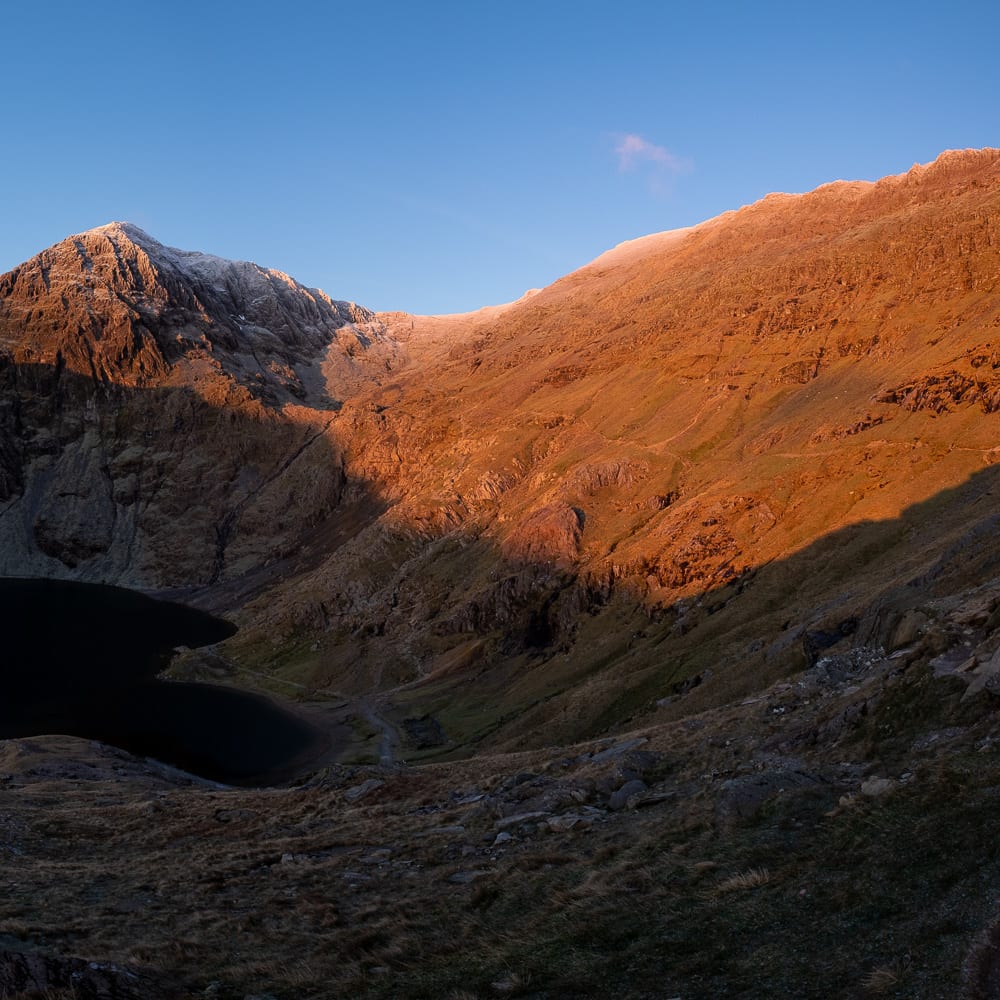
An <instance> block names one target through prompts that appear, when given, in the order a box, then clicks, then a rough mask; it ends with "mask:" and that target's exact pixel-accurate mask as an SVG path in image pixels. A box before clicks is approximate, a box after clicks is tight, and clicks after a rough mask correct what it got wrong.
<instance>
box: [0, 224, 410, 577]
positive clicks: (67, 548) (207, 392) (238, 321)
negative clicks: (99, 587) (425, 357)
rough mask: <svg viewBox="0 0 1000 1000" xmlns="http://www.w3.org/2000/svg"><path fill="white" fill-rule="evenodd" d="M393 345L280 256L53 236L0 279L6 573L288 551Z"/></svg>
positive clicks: (165, 569)
mask: <svg viewBox="0 0 1000 1000" xmlns="http://www.w3.org/2000/svg"><path fill="white" fill-rule="evenodd" d="M398 355H399V351H398V348H397V346H396V345H395V344H394V342H393V341H392V340H391V338H389V337H388V336H387V335H386V334H385V331H384V328H383V326H382V324H381V323H380V322H379V321H378V320H377V319H376V318H375V316H374V315H373V314H372V313H370V312H368V311H367V310H365V309H363V308H361V307H360V306H356V305H353V304H352V303H348V302H335V301H333V300H332V299H330V298H329V297H328V296H327V295H325V294H324V293H322V292H319V291H317V290H315V289H307V288H304V287H303V286H301V285H299V284H298V283H297V282H295V281H294V280H293V279H291V278H289V277H288V276H287V275H284V274H282V273H281V272H279V271H274V270H270V269H266V268H262V267H259V266H258V265H256V264H251V263H246V262H233V261H225V260H221V259H219V258H217V257H212V256H209V255H207V254H200V253H190V252H186V251H180V250H174V249H172V248H168V247H164V246H162V245H161V244H160V243H158V242H157V241H156V240H154V239H152V238H151V237H150V236H148V235H147V234H146V233H143V232H142V231H141V230H139V229H137V228H136V227H134V226H131V225H129V224H119V223H113V224H111V225H109V226H104V227H102V228H100V229H96V230H92V231H90V232H87V233H83V234H80V235H79V236H74V237H71V238H70V239H67V240H64V241H63V242H62V243H60V244H58V245H57V246H55V247H52V248H51V249H50V250H46V251H44V252H43V253H41V254H39V255H38V256H37V257H35V258H33V259H32V260H30V261H28V262H27V263H25V264H23V265H21V266H20V267H18V268H16V269H15V270H13V271H11V272H10V273H8V274H6V275H3V276H2V277H0V442H2V444H0V504H2V506H0V572H6V573H35V574H41V575H73V576H77V577H80V578H83V579H99V580H107V581H117V582H128V583H133V584H140V585H145V586H147V587H163V586H188V587H190V586H193V585H198V584H205V583H208V582H218V581H220V580H223V579H225V578H227V577H229V576H232V575H234V574H235V575H240V574H241V573H245V572H247V571H248V570H250V569H257V568H259V567H260V566H261V565H262V564H265V563H267V562H269V561H273V560H275V559H277V558H280V557H281V556H282V555H284V554H287V553H288V552H290V551H293V550H294V549H295V548H296V547H297V546H298V545H299V544H301V540H302V538H303V536H304V535H305V534H306V533H307V532H308V531H309V530H310V529H312V528H314V527H315V525H316V523H317V522H318V521H319V520H320V519H321V518H322V517H324V516H325V515H326V514H328V513H329V512H330V511H331V510H332V509H333V508H334V507H335V506H336V505H337V503H338V501H339V498H340V495H341V493H342V491H343V489H344V483H345V479H344V475H343V471H342V468H341V464H340V461H339V456H338V452H337V449H336V447H335V445H334V444H333V442H332V441H331V440H330V439H329V437H328V436H327V434H326V431H327V430H328V428H329V426H330V424H331V422H332V421H333V419H334V416H335V414H336V412H337V409H338V408H339V407H340V405H341V402H342V400H343V398H344V396H345V395H347V394H348V393H350V392H351V391H353V387H355V386H356V385H357V384H358V383H359V382H360V383H363V382H364V381H365V380H366V379H370V378H372V377H378V375H379V373H382V374H384V373H385V371H386V370H387V369H391V367H392V365H393V363H394V361H395V360H396V359H397V358H398ZM265 525H266V528H265V527H264V526H265Z"/></svg>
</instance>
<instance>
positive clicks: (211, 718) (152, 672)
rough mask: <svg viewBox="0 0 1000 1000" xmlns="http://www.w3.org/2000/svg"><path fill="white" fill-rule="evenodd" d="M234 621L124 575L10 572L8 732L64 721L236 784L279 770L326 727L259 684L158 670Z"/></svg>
mask: <svg viewBox="0 0 1000 1000" xmlns="http://www.w3.org/2000/svg"><path fill="white" fill-rule="evenodd" d="M235 632H236V628H235V626H233V625H231V624H230V623H229V622H226V621H223V620H222V619H219V618H214V617H212V616H211V615H208V614H206V613H205V612H203V611H198V610H196V609H193V608H188V607H185V606H184V605H181V604H176V603H173V602H168V601H157V600H154V599H153V598H150V597H146V596H145V595H143V594H139V593H136V592H135V591H130V590H125V589H123V588H120V587H109V586H104V585H97V584H83V583H74V582H68V581H64V580H40V579H20V578H13V579H0V739H9V738H12V737H22V736H39V735H42V734H45V733H63V734H67V735H70V736H81V737H84V738H87V739H93V740H99V741H101V742H102V743H110V744H112V745H113V746H117V747H121V748H122V749H123V750H127V751H129V752H130V753H134V754H138V755H140V756H146V757H154V758H156V759H157V760H160V761H163V762H165V763H168V764H172V765H174V766H176V767H180V768H183V769H184V770H186V771H191V772H192V773H194V774H198V775H201V776H202V777H206V778H210V779H212V780H214V781H220V782H224V783H226V784H237V785H266V784H270V783H273V782H275V781H278V780H280V779H281V778H283V777H285V776H287V775H288V774H290V773H291V772H292V771H293V770H294V769H295V766H296V764H297V763H301V762H302V761H303V760H307V759H308V758H309V757H311V756H313V755H314V754H315V753H316V752H317V751H318V749H319V748H320V746H321V744H322V742H323V739H324V737H323V734H322V733H321V732H320V730H318V729H317V728H315V727H313V726H310V725H309V724H308V723H307V722H305V721H304V720H302V719H300V718H299V717H298V716H296V715H293V714H292V713H291V712H288V711H286V710H284V709H282V708H280V707H279V706H278V705H277V704H275V703H274V702H273V701H271V700H270V699H268V698H264V697H261V696H259V695H254V694H250V693H247V692H241V691H234V690H232V689H231V688H226V687H218V686H214V685H211V684H190V683H178V682H175V681H164V680H158V679H156V674H157V673H159V672H160V671H161V670H163V669H164V668H165V667H166V665H167V664H168V663H169V662H170V659H171V657H172V655H173V650H174V649H175V648H176V647H177V646H190V647H195V646H204V645H208V644H210V643H214V642H220V641H221V640H222V639H225V638H228V637H229V636H230V635H233V634H234V633H235Z"/></svg>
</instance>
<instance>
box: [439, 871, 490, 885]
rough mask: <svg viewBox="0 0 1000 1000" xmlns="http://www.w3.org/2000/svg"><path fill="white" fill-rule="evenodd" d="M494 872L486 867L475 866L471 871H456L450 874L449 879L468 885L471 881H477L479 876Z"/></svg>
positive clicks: (455, 882) (457, 883)
mask: <svg viewBox="0 0 1000 1000" xmlns="http://www.w3.org/2000/svg"><path fill="white" fill-rule="evenodd" d="M492 874H493V872H491V871H489V870H488V869H486V868H474V869H472V870H471V871H464V872H455V873H454V874H452V875H449V876H448V881H449V882H453V883H454V884H455V885H468V884H469V883H470V882H475V881H476V879H477V878H483V877H484V876H485V875H492Z"/></svg>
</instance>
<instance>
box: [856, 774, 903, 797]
mask: <svg viewBox="0 0 1000 1000" xmlns="http://www.w3.org/2000/svg"><path fill="white" fill-rule="evenodd" d="M898 787H899V782H898V781H896V780H895V779H894V778H876V777H872V778H868V779H866V780H865V781H863V782H861V794H862V795H864V796H867V797H868V798H870V799H877V798H881V797H882V796H883V795H889V794H890V793H891V792H894V791H895V790H896V789H897V788H898Z"/></svg>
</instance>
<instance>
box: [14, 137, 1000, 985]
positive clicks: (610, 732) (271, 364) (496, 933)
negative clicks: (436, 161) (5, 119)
mask: <svg viewBox="0 0 1000 1000" xmlns="http://www.w3.org/2000/svg"><path fill="white" fill-rule="evenodd" d="M998 219H1000V152H998V151H996V150H981V151H962V152H949V153H945V154H942V156H941V157H939V158H938V160H936V161H935V162H934V163H932V164H928V165H926V166H915V167H914V168H913V169H912V170H910V171H909V172H907V173H905V174H901V175H899V176H896V177H889V178H885V179H883V180H881V181H879V182H877V183H861V182H837V183H834V184H829V185H826V186H824V187H822V188H819V189H817V190H816V191H814V192H812V193H810V194H806V195H772V196H769V197H768V198H765V199H764V200H763V201H761V202H759V203H757V204H755V205H751V206H748V207H746V208H743V209H740V210H739V211H736V212H730V213H727V214H725V215H723V216H720V217H718V218H716V219H712V220H710V221H708V222H705V223H703V224H702V225H700V226H696V227H693V228H691V229H689V230H684V231H678V232H676V233H668V234H659V235H657V236H653V237H647V238H645V239H640V240H635V241H632V242H631V243H629V244H624V245H622V246H621V247H619V248H616V249H615V250H613V251H610V252H609V253H607V254H605V255H603V256H602V257H600V258H598V259H597V260H596V261H594V262H593V263H592V264H590V265H588V266H586V267H584V268H582V269H581V270H579V271H577V272H574V273H573V274H571V275H568V276H567V277H565V278H563V279H561V280H560V281H557V282H556V283H555V284H554V285H552V286H550V287H548V288H545V289H542V290H540V291H536V292H533V293H532V294H530V295H527V296H525V297H524V298H523V299H521V300H518V301H517V302H515V303H511V304H510V305H508V306H503V307H493V308H490V309H484V310H481V311H480V312H478V313H471V314H464V315H461V316H453V317H420V316H410V315H406V314H383V315H374V314H372V313H370V312H369V311H367V310H365V309H363V308H362V307H360V306H356V305H352V304H348V303H342V302H334V301H332V300H330V299H329V298H328V297H327V296H325V295H324V294H323V293H321V292H318V291H316V290H309V289H305V288H302V287H301V286H299V285H297V284H296V283H295V282H294V281H293V280H292V279H290V278H288V277H287V276H285V275H282V274H280V273H279V272H275V271H269V270H266V269H264V268H260V267H258V266H257V265H253V264H245V263H233V262H227V261H221V260H219V259H217V258H213V257H209V256H207V255H204V254H193V253H188V252H184V251H179V250H174V249H171V248H167V247H163V246H162V245H160V244H159V243H157V242H156V241H155V240H153V239H152V238H151V237H150V236H148V235H146V234H145V233H142V232H141V231H139V230H137V229H135V227H132V226H130V225H127V224H113V225H111V226H107V227H103V228H102V229H99V230H94V231H91V232H89V233H85V234H81V235H79V236H75V237H71V238H70V239H68V240H66V241H64V242H63V243H61V244H59V245H58V246H56V247H54V248H52V249H50V250H48V251H45V252H44V253H42V254H40V255H39V256H38V257H36V258H34V259H33V260H31V261H29V262H27V263H26V264H24V265H22V266H21V267H20V268H18V269H16V270H15V271H13V272H11V273H9V274H7V275H4V276H2V277H0V387H2V388H0V572H2V573H4V574H6V575H21V576H23V575H46V576H57V577H66V578H73V579H80V580H88V581H101V582H113V583H118V584H123V585H128V586H134V587H136V588H139V589H143V590H145V591H148V592H151V593H159V594H167V595H170V596H173V597H179V598H182V599H184V600H186V601H188V602H189V603H192V604H194V605H196V606H199V607H202V608H206V609H209V610H212V611H213V612H215V613H218V614H222V615H224V616H225V617H227V618H229V619H230V620H231V621H233V622H234V623H235V624H237V625H238V626H239V631H238V632H237V633H236V635H235V636H233V637H232V638H231V639H228V640H226V641H225V642H224V643H222V644H220V645H218V646H216V647H214V648H212V649H210V650H207V651H203V650H198V651H190V652H187V653H185V654H183V655H182V656H181V657H180V658H179V659H178V660H177V661H176V662H175V666H174V668H173V671H174V675H175V676H178V677H185V678H201V679H212V680H215V681H217V682H218V681H223V682H225V683H230V684H234V685H237V686H243V687H255V688H261V689H264V690H268V691H272V692H275V693H277V694H280V695H281V696H282V697H284V698H288V699H292V700H295V701H297V702H299V703H301V710H302V711H309V712H312V713H314V717H324V718H326V719H327V720H328V723H329V725H330V726H331V727H334V726H336V727H339V728H338V732H344V731H349V733H350V736H349V738H347V739H346V741H345V742H344V745H343V751H342V753H341V754H340V758H339V762H338V763H335V764H332V765H330V766H329V767H327V768H325V769H324V770H321V771H316V770H312V771H309V770H308V769H305V770H304V771H303V773H302V775H301V778H300V780H299V782H298V783H297V784H294V785H291V786H289V787H285V788H277V789H269V790H261V791H249V792H248V791H245V790H242V791H241V790H235V789H228V788H223V787H218V786H211V785H208V784H206V783H205V782H203V781H198V780H195V779H193V778H190V777H184V776H182V775H178V774H177V773H175V772H169V771H168V770H164V769H163V768H162V767H161V766H159V765H156V764H154V763H151V762H147V763H144V762H139V761H136V760H133V759H131V758H128V757H127V756H126V755H123V754H121V753H120V752H118V751H114V750H112V749H109V748H105V747H101V746H98V745H91V744H87V743H84V742H81V741H73V740H69V739H68V738H64V737H54V736H40V737H38V738H32V739H23V740H19V741H9V742H8V743H6V744H0V754H2V755H4V756H3V759H4V764H3V768H2V771H0V780H2V781H3V782H4V784H3V802H2V806H0V809H2V812H0V823H2V824H4V825H3V826H0V853H3V854H4V856H5V857H6V858H7V863H5V865H4V873H5V877H7V879H8V882H9V887H8V890H7V891H5V893H4V894H3V900H2V902H0V947H2V948H4V949H6V951H2V952H0V995H2V990H3V989H6V990H7V991H8V992H12V993H13V992H15V991H22V992H23V991H27V990H31V989H36V990H48V991H49V992H50V993H53V991H55V994H57V993H58V991H71V990H73V989H78V990H89V991H90V992H89V993H87V992H82V993H80V995H93V996H145V995H150V996H154V995H157V991H161V992H163V994H164V995H188V996H197V995H205V996H212V995H215V996H223V997H229V996H232V997H243V996H254V995H256V996H265V995H270V996H277V997H292V996H331V997H333V996H365V995H370V996H386V997H389V996H413V997H420V996H426V997H446V996H451V997H453V998H454V1000H462V998H467V997H474V996H499V995H514V996H534V997H562V996H566V997H570V996H648V997H654V996H667V997H672V996H678V997H684V998H685V1000H687V998H689V997H722V996H788V997H804V996H815V997H832V996H842V997H848V996H860V995H883V996H899V997H904V996H905V997H913V996H922V997H953V996H960V995H965V996H967V997H987V996H996V995H1000V993H998V986H997V984H998V982H1000V963H998V961H997V959H996V949H997V942H998V941H1000V931H997V930H996V926H997V925H996V924H995V923H994V922H995V921H997V920H998V919H1000V913H998V912H997V910H996V905H995V898H994V894H993V892H992V890H991V886H992V885H993V884H994V882H995V879H996V876H997V874H998V871H997V864H998V862H997V859H996V857H995V851H994V849H993V846H992V844H993V842H994V841H995V840H996V837H995V832H996V819H995V815H994V814H995V796H996V791H997V789H998V788H1000V764H998V760H1000V758H998V757H997V752H996V744H997V740H998V739H1000V728H998V726H997V715H996V711H997V707H998V706H997V701H996V699H997V698H998V697H1000V680H998V678H1000V546H998V543H997V537H998V536H997V527H998V515H997V511H996V505H995V503H994V502H993V498H994V487H995V485H996V484H994V482H993V480H994V478H996V475H997V472H996V463H997V460H998V458H1000V436H998V424H997V420H998V419H1000V414H998V412H997V411H998V409H1000V297H998V295H997V290H998V285H1000V222H998ZM404 762H405V763H404ZM68 844H72V845H73V850H74V852H77V853H78V855H79V856H80V857H82V858H85V860H84V861H80V860H79V859H78V858H76V857H73V858H69V857H66V856H65V851H66V847H67V845H68ZM15 873H16V877H15ZM136 914H141V915H142V919H141V921H138V922H137V920H136V918H135V915H136ZM137 923H141V926H140V927H137V926H136V924H137ZM77 962H83V963H84V965H85V966H86V968H88V969H90V973H86V972H85V971H84V965H79V964H75V963H77ZM87 963H91V964H90V965H87ZM129 977H139V979H141V981H142V983H143V984H144V985H136V983H137V982H139V979H136V980H135V981H133V980H132V979H130V978H129ZM102 991H103V992H102ZM144 991H145V992H144ZM66 995H73V994H72V993H70V992H66Z"/></svg>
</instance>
